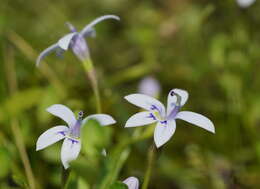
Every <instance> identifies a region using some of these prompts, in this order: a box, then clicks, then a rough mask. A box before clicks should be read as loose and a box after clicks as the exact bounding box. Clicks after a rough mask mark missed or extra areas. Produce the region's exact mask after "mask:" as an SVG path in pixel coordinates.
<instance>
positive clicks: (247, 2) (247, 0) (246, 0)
mask: <svg viewBox="0 0 260 189" xmlns="http://www.w3.org/2000/svg"><path fill="white" fill-rule="evenodd" d="M236 1H237V4H238V5H239V6H240V7H241V8H247V7H250V6H251V5H252V4H253V3H254V2H255V0H236Z"/></svg>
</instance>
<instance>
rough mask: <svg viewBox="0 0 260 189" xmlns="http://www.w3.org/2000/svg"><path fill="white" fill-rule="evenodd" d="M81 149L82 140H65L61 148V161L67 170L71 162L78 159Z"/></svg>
mask: <svg viewBox="0 0 260 189" xmlns="http://www.w3.org/2000/svg"><path fill="white" fill-rule="evenodd" d="M80 149H81V142H80V140H76V139H72V138H65V140H64V142H63V144H62V147H61V161H62V164H63V166H64V168H65V169H67V168H68V167H69V162H71V161H72V160H75V159H77V157H78V155H79V152H80Z"/></svg>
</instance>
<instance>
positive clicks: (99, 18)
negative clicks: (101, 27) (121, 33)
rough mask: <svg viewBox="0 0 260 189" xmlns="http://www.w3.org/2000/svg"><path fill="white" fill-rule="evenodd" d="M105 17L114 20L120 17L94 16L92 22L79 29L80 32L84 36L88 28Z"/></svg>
mask: <svg viewBox="0 0 260 189" xmlns="http://www.w3.org/2000/svg"><path fill="white" fill-rule="evenodd" d="M106 19H115V20H120V18H119V17H118V16H115V15H104V16H101V17H98V18H96V19H95V20H93V21H92V22H90V23H89V24H88V25H87V26H85V27H84V28H83V29H82V30H81V32H80V33H81V34H82V35H83V36H85V35H86V34H87V33H88V30H90V29H92V28H93V27H94V26H95V25H96V24H98V23H99V22H101V21H103V20H106Z"/></svg>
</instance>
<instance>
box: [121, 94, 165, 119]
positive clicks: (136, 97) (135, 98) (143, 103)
mask: <svg viewBox="0 0 260 189" xmlns="http://www.w3.org/2000/svg"><path fill="white" fill-rule="evenodd" d="M125 99H126V100H127V101H128V102H130V103H132V104H134V105H136V106H138V107H141V108H143V109H145V110H149V111H151V110H153V107H155V108H156V109H158V111H159V113H160V115H161V116H162V117H163V116H164V115H165V108H164V105H163V104H162V103H161V102H160V101H158V100H156V99H155V98H153V97H150V96H147V95H144V94H131V95H128V96H125Z"/></svg>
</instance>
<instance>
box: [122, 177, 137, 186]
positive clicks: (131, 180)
mask: <svg viewBox="0 0 260 189" xmlns="http://www.w3.org/2000/svg"><path fill="white" fill-rule="evenodd" d="M123 183H124V184H126V185H127V186H128V189H138V188H139V181H138V179H137V178H136V177H128V178H127V179H125V180H124V181H123Z"/></svg>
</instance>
